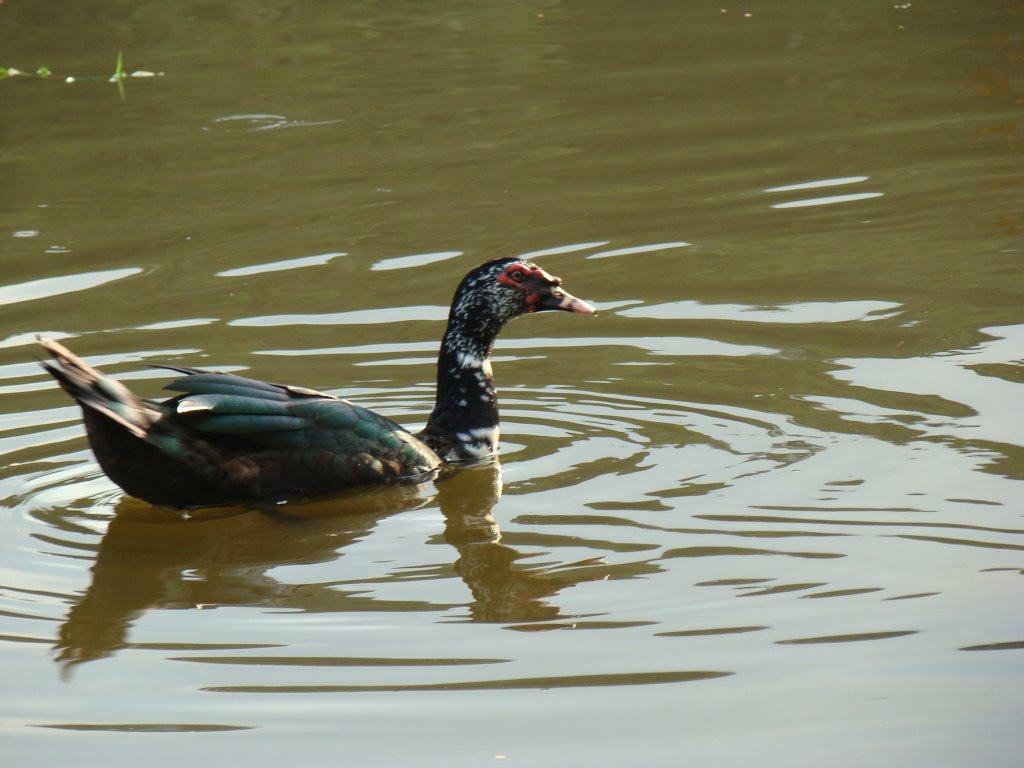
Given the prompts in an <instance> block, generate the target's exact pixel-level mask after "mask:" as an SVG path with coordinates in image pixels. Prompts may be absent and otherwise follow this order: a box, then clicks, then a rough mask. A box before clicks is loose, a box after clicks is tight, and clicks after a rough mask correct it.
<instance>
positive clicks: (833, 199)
mask: <svg viewBox="0 0 1024 768" xmlns="http://www.w3.org/2000/svg"><path fill="white" fill-rule="evenodd" d="M884 194H885V193H884V192H855V193H853V194H850V195H830V196H828V197H815V198H811V199H809V200H790V201H789V202H785V203H775V204H774V205H772V206H771V207H772V208H811V207H813V206H818V205H836V204H837V203H852V202H855V201H857V200H870V199H871V198H873V197H882V196H883V195H884Z"/></svg>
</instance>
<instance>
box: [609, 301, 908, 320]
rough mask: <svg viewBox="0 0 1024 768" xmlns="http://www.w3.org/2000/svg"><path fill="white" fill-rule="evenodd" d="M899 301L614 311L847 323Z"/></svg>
mask: <svg viewBox="0 0 1024 768" xmlns="http://www.w3.org/2000/svg"><path fill="white" fill-rule="evenodd" d="M900 306H901V305H900V304H898V303H896V302H892V301H834V302H833V301H809V302H800V303H795V304H776V305H774V306H769V307H764V306H752V305H749V304H701V303H700V302H698V301H670V302H666V303H664V304H651V305H648V306H643V307H631V308H629V309H621V310H619V311H618V312H616V314H619V315H623V316H625V317H643V318H649V319H652V320H738V321H744V322H755V323H848V322H854V321H871V320H881V319H883V318H890V317H893V316H895V315H896V314H898V313H897V312H895V311H894V310H896V309H897V308H899V307H900Z"/></svg>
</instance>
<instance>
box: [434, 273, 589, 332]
mask: <svg viewBox="0 0 1024 768" xmlns="http://www.w3.org/2000/svg"><path fill="white" fill-rule="evenodd" d="M548 309H560V310H562V311H564V312H578V313H580V314H584V315H593V314H596V312H597V310H595V309H594V307H593V306H591V305H590V304H588V303H587V302H585V301H583V300H582V299H578V298H576V297H575V296H573V295H572V294H571V293H569V292H568V291H566V290H565V289H564V288H562V279H561V278H560V277H555V276H554V275H551V274H549V273H547V272H545V271H544V270H543V269H541V268H540V267H539V266H537V265H536V264H534V263H533V262H532V261H527V260H525V259H516V258H504V259H496V260H494V261H489V262H487V263H486V264H481V265H480V266H479V267H477V268H476V269H474V270H472V271H471V272H470V273H469V274H468V275H466V276H465V277H464V278H463V280H462V282H461V283H460V284H459V287H458V289H457V290H456V291H455V298H454V300H453V301H452V316H453V318H454V317H460V318H462V319H465V320H471V319H475V320H477V321H479V322H481V323H484V324H486V325H490V324H491V323H494V322H496V323H497V325H498V326H499V327H500V326H501V325H504V324H505V323H506V322H508V321H509V320H511V319H512V318H515V317H519V316H520V315H525V314H528V313H530V312H542V311H544V310H548Z"/></svg>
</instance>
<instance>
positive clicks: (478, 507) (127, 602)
mask: <svg viewBox="0 0 1024 768" xmlns="http://www.w3.org/2000/svg"><path fill="white" fill-rule="evenodd" d="M501 489H502V483H501V467H500V464H498V463H497V462H495V463H493V464H488V465H483V466H478V467H473V468H466V469H463V470H461V471H453V472H451V473H450V474H449V475H448V476H447V477H445V478H443V479H442V480H440V481H438V483H437V486H436V488H431V487H429V486H409V487H389V488H383V489H375V490H373V491H360V492H359V493H356V494H352V495H347V496H342V497H339V498H334V499H330V500H322V501H315V502H309V503H305V504H298V505H294V506H286V507H279V508H272V509H241V508H224V509H221V510H212V511H202V512H199V513H194V515H193V516H191V517H183V516H182V515H181V514H179V513H178V512H174V511H170V510H155V509H152V508H149V507H144V506H142V505H140V504H139V503H138V502H136V501H134V500H132V499H128V498H125V499H122V500H121V502H120V503H119V504H118V507H117V510H116V515H115V517H114V518H113V520H111V522H110V524H109V526H108V527H107V530H106V533H105V534H104V535H103V538H102V540H101V542H100V545H99V549H98V551H97V554H96V561H95V564H94V566H93V568H92V574H93V577H92V583H91V585H90V586H89V588H88V589H87V590H86V592H85V595H84V597H83V598H82V599H81V601H79V602H78V603H77V604H76V605H74V606H73V607H72V608H71V610H70V611H69V612H68V615H67V618H66V620H65V621H64V623H63V624H62V625H61V627H60V631H59V634H58V639H57V643H56V646H55V651H56V660H57V662H58V663H59V664H61V665H62V666H63V669H64V672H65V674H67V673H68V672H69V671H70V670H71V669H72V668H73V667H74V666H75V665H77V664H80V663H83V662H86V661H92V660H95V659H101V658H105V657H108V656H112V655H114V654H115V653H116V652H117V651H118V650H120V649H122V648H126V647H130V646H131V643H130V642H129V641H128V633H129V631H130V629H131V627H132V625H133V624H134V622H135V621H136V620H137V619H138V618H139V617H140V616H142V615H143V614H144V613H145V612H146V611H148V610H153V609H191V608H198V609H209V608H218V607H223V606H259V607H286V608H290V609H293V610H299V611H303V612H352V611H366V610H373V611H387V610H397V611H441V610H445V609H447V608H449V607H450V606H448V605H443V604H438V603H432V602H426V601H410V600H401V601H394V600H391V601H387V600H382V599H381V598H379V597H377V596H374V595H372V594H369V593H367V591H366V589H365V587H364V586H358V585H357V586H353V582H348V581H346V582H344V584H345V586H346V588H339V582H330V583H320V584H295V583H289V582H286V581H283V580H281V579H280V578H278V577H276V576H275V575H274V574H273V573H272V571H273V569H275V568H277V567H279V566H286V565H309V564H314V563H325V562H330V561H332V560H336V559H338V558H340V557H341V556H343V555H344V553H345V549H346V548H347V547H349V546H351V545H353V544H355V543H356V542H358V541H360V540H362V539H364V538H365V537H366V536H367V535H368V534H369V533H370V532H371V531H372V530H373V529H374V528H375V527H376V526H377V524H378V523H379V522H380V521H381V520H383V519H384V518H385V517H389V516H391V515H395V514H398V513H402V512H408V511H410V510H413V509H416V508H418V507H424V506H426V505H429V504H432V503H437V504H439V506H440V509H441V511H442V513H443V515H444V518H445V530H444V540H445V541H446V542H447V543H448V544H450V545H451V546H452V547H454V548H455V549H456V550H457V552H458V559H457V560H456V562H455V566H454V567H455V571H456V572H457V573H458V575H459V576H460V577H461V578H462V580H463V581H464V582H465V584H466V586H467V587H468V588H469V590H470V592H471V593H472V596H473V601H472V603H471V604H470V606H469V610H470V618H471V620H472V621H482V622H515V623H519V622H536V621H543V620H548V619H553V618H557V617H558V616H559V613H560V612H559V608H558V607H557V606H555V605H552V604H550V603H549V602H547V599H548V598H550V597H552V596H554V595H556V594H557V593H558V592H559V591H560V590H562V589H564V588H566V587H568V586H572V585H574V584H577V583H579V582H580V581H583V580H591V579H597V578H601V575H600V574H597V573H594V572H589V571H584V572H581V571H579V570H578V569H573V570H572V571H571V572H559V573H557V574H555V573H551V572H550V571H549V570H547V569H540V570H529V569H522V568H518V567H516V563H517V561H518V560H520V559H521V558H522V557H523V555H522V554H521V553H519V552H518V551H516V550H515V549H514V548H512V547H509V546H507V545H505V544H502V543H501V531H500V529H499V527H498V524H497V522H496V521H495V519H494V517H493V516H492V510H493V509H494V507H495V505H496V504H497V503H498V500H499V499H500V498H501ZM371 603H372V606H371V605H370V604H371ZM179 647H180V646H179ZM197 647H199V646H197ZM202 647H208V646H207V645H203V646H202Z"/></svg>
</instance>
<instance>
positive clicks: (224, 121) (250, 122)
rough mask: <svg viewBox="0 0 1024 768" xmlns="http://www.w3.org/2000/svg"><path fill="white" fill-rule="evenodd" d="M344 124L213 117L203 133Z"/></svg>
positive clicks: (253, 116) (257, 116)
mask: <svg viewBox="0 0 1024 768" xmlns="http://www.w3.org/2000/svg"><path fill="white" fill-rule="evenodd" d="M343 122H345V121H344V119H342V118H338V119H336V120H291V119H289V118H287V117H285V116H284V115H263V114H248V115H226V116H225V117H215V118H214V119H213V120H211V121H210V123H209V124H208V125H204V126H203V130H204V131H211V130H218V131H225V132H230V131H247V132H255V131H274V130H280V129H283V128H310V127H313V126H317V125H335V124H337V123H343Z"/></svg>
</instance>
